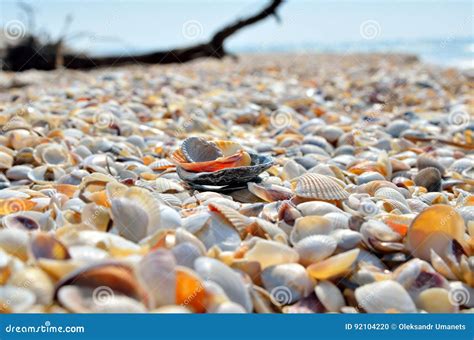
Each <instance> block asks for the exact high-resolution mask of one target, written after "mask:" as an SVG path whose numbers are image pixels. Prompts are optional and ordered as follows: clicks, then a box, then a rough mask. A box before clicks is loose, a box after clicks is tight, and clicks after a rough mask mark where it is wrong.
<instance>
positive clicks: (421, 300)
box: [417, 287, 458, 313]
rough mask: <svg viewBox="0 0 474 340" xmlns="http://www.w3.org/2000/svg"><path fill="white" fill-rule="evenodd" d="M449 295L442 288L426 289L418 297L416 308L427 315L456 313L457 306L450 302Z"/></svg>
mask: <svg viewBox="0 0 474 340" xmlns="http://www.w3.org/2000/svg"><path fill="white" fill-rule="evenodd" d="M449 294H450V293H449V291H448V290H446V289H443V288H436V287H435V288H428V289H426V290H424V291H422V292H421V293H420V295H419V296H418V300H417V306H419V308H420V309H422V310H424V311H426V312H428V313H456V312H457V310H458V306H457V305H455V304H453V303H452V302H451V296H450V295H449Z"/></svg>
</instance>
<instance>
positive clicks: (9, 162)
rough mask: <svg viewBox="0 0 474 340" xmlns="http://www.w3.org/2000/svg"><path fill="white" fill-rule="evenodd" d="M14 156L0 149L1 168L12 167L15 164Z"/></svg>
mask: <svg viewBox="0 0 474 340" xmlns="http://www.w3.org/2000/svg"><path fill="white" fill-rule="evenodd" d="M13 160H14V159H13V156H12V155H10V154H8V153H6V152H1V151H0V169H2V170H5V169H10V168H11V167H12V166H13Z"/></svg>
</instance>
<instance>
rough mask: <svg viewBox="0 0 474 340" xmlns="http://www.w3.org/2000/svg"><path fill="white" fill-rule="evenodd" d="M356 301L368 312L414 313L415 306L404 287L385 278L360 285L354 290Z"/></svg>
mask: <svg viewBox="0 0 474 340" xmlns="http://www.w3.org/2000/svg"><path fill="white" fill-rule="evenodd" d="M355 298H356V299H357V303H358V304H359V306H361V307H362V308H363V309H364V310H365V311H367V312H368V313H388V312H400V313H415V312H416V306H415V303H414V302H413V300H412V299H411V297H410V295H408V293H407V291H406V290H405V288H403V286H402V285H400V284H399V283H398V282H396V281H392V280H386V281H380V282H374V283H369V284H365V285H363V286H360V287H359V288H357V289H356V290H355Z"/></svg>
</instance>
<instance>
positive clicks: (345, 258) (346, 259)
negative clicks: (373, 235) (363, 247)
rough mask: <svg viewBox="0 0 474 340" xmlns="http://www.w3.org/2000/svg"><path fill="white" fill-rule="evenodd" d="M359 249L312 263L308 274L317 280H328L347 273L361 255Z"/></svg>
mask: <svg viewBox="0 0 474 340" xmlns="http://www.w3.org/2000/svg"><path fill="white" fill-rule="evenodd" d="M359 251H360V250H359V249H357V248H356V249H352V250H349V251H346V252H344V253H340V254H337V255H334V256H331V257H329V258H327V259H326V260H324V261H321V262H316V263H313V264H312V265H310V266H309V267H308V268H307V270H308V274H309V275H310V276H311V277H313V278H315V279H317V280H327V279H330V278H335V277H339V276H341V275H344V274H345V273H347V272H348V271H349V270H350V268H351V266H352V264H353V263H354V261H355V260H356V259H357V256H358V255H359Z"/></svg>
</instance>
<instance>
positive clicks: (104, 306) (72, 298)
mask: <svg viewBox="0 0 474 340" xmlns="http://www.w3.org/2000/svg"><path fill="white" fill-rule="evenodd" d="M104 287H105V286H104ZM100 294H102V295H100ZM58 301H59V302H60V304H61V305H62V306H64V307H65V308H66V309H68V310H69V311H71V312H73V313H145V312H147V309H146V307H145V306H144V305H143V304H142V303H140V302H139V301H137V300H135V299H132V298H129V297H128V296H125V295H120V294H114V293H113V292H109V290H107V289H106V288H103V287H99V288H96V289H91V288H88V287H77V286H64V287H61V289H59V291H58Z"/></svg>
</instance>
